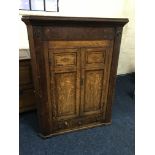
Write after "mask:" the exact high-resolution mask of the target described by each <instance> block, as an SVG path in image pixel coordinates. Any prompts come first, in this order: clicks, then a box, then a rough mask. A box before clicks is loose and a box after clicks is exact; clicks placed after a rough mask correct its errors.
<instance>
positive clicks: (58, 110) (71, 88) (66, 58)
mask: <svg viewBox="0 0 155 155" xmlns="http://www.w3.org/2000/svg"><path fill="white" fill-rule="evenodd" d="M49 59H50V62H51V63H50V64H51V65H50V72H51V88H52V94H51V96H52V111H53V119H54V120H56V121H57V120H66V119H69V118H74V117H76V116H78V115H79V98H80V92H79V91H80V88H79V86H80V80H79V79H80V69H79V67H80V53H79V49H76V48H59V49H58V48H55V49H51V50H50V51H49Z"/></svg>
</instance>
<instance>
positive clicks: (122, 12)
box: [19, 0, 135, 74]
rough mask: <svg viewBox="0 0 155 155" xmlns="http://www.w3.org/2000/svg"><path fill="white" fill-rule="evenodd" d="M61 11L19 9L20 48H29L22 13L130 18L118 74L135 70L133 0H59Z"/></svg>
mask: <svg viewBox="0 0 155 155" xmlns="http://www.w3.org/2000/svg"><path fill="white" fill-rule="evenodd" d="M59 1H60V2H59V12H42V11H31V12H30V11H19V14H20V15H19V49H29V44H28V38H27V30H26V25H25V24H24V23H23V22H22V21H21V15H30V14H33V15H45V16H46V15H48V16H50V15H51V16H74V17H105V18H107V17H109V18H110V17H111V18H129V23H128V24H127V25H126V26H125V27H124V29H123V35H122V43H121V49H120V56H119V64H118V71H117V74H125V73H130V72H133V71H135V67H134V66H135V47H134V35H135V31H134V1H133V0H126V1H124V0H117V1H116V0H108V1H107V0H59Z"/></svg>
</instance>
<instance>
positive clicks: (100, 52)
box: [80, 46, 112, 120]
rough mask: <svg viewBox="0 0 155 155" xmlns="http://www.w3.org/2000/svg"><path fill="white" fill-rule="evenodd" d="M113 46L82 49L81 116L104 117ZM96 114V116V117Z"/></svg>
mask: <svg viewBox="0 0 155 155" xmlns="http://www.w3.org/2000/svg"><path fill="white" fill-rule="evenodd" d="M111 47H112V46H102V47H101V46H99V47H90V48H89V47H86V48H82V49H81V58H82V59H81V60H82V63H81V107H80V114H81V116H86V117H87V116H88V118H89V116H90V120H91V117H92V116H93V117H92V118H96V119H99V120H100V119H102V120H103V119H104V117H105V111H106V103H107V93H108V84H109V72H110V65H111V57H112V48H111ZM94 115H95V116H96V117H94ZM100 117H101V118H100Z"/></svg>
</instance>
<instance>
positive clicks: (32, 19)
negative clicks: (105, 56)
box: [22, 15, 129, 26]
mask: <svg viewBox="0 0 155 155" xmlns="http://www.w3.org/2000/svg"><path fill="white" fill-rule="evenodd" d="M22 21H23V22H25V23H26V24H35V25H36V24H37V25H40V24H43V23H44V24H47V23H53V22H64V23H65V22H66V23H67V22H72V23H104V24H108V25H111V24H112V25H119V26H124V25H125V24H126V23H128V22H129V20H128V18H94V17H64V16H34V15H24V16H22Z"/></svg>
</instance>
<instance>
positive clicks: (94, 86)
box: [84, 70, 103, 112]
mask: <svg viewBox="0 0 155 155" xmlns="http://www.w3.org/2000/svg"><path fill="white" fill-rule="evenodd" d="M102 84H103V70H96V71H95V70H93V71H85V97H84V98H85V99H84V100H85V102H84V112H92V111H97V110H100V109H101V95H102V87H103V86H102Z"/></svg>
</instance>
